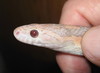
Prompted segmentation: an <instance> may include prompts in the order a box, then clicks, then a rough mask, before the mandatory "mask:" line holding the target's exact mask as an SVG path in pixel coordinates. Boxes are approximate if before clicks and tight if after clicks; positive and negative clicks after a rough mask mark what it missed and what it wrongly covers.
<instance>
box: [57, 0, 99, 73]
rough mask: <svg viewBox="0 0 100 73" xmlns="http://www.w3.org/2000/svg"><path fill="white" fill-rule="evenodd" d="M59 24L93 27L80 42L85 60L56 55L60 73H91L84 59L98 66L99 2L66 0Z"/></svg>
mask: <svg viewBox="0 0 100 73" xmlns="http://www.w3.org/2000/svg"><path fill="white" fill-rule="evenodd" d="M60 24H71V25H82V26H93V28H92V29H90V30H89V31H88V32H87V33H86V34H85V35H84V37H83V40H82V50H83V53H84V56H85V58H84V57H80V56H75V55H69V54H63V53H59V54H57V56H56V58H57V62H58V64H59V66H60V68H61V70H62V72H63V73H91V69H90V66H89V64H88V62H87V60H86V58H87V59H88V60H89V61H90V62H92V63H94V64H96V65H98V66H100V44H99V43H100V34H99V33H100V26H99V25H100V0H68V1H67V2H66V3H65V5H64V7H63V10H62V15H61V19H60ZM94 26H95V27H94Z"/></svg>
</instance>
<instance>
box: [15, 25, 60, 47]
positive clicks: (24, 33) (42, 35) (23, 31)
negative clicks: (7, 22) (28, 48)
mask: <svg viewBox="0 0 100 73" xmlns="http://www.w3.org/2000/svg"><path fill="white" fill-rule="evenodd" d="M49 27H50V26H48V25H47V24H46V25H45V24H41V25H40V24H30V25H24V26H20V27H17V28H16V29H15V30H14V36H15V38H16V39H17V40H19V41H21V42H23V43H27V44H31V45H36V46H42V47H47V48H57V47H58V45H60V44H59V40H58V39H57V38H56V37H58V38H59V36H58V35H56V34H55V33H53V32H52V31H51V30H52V29H51V30H47V29H49ZM57 43H58V44H57Z"/></svg>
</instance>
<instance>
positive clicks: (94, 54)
mask: <svg viewBox="0 0 100 73" xmlns="http://www.w3.org/2000/svg"><path fill="white" fill-rule="evenodd" d="M99 33H100V26H96V27H93V28H92V29H90V30H89V31H88V32H87V33H86V34H85V35H84V37H83V40H82V48H84V49H83V51H84V55H85V56H86V57H87V58H88V59H89V60H90V61H91V62H92V63H94V64H96V65H98V66H100V34H99Z"/></svg>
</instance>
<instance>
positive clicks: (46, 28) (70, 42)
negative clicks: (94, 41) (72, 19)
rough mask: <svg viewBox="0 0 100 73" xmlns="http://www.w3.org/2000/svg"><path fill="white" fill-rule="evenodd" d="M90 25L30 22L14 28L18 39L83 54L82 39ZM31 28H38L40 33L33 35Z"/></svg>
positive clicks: (66, 51) (65, 51) (57, 49)
mask: <svg viewBox="0 0 100 73" xmlns="http://www.w3.org/2000/svg"><path fill="white" fill-rule="evenodd" d="M89 29H90V27H84V26H72V25H62V24H29V25H23V26H20V27H18V28H16V29H15V30H14V36H15V38H16V39H17V40H19V41H21V42H23V43H27V44H31V45H36V46H41V47H46V48H50V49H52V50H56V51H60V52H63V53H70V54H74V55H81V56H82V55H83V52H82V49H81V40H82V37H83V35H84V34H85V33H86V31H88V30H89ZM31 30H37V31H38V32H39V35H38V36H37V37H35V38H34V37H32V36H31V35H30V31H31Z"/></svg>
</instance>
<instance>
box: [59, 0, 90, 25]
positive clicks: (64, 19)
mask: <svg viewBox="0 0 100 73" xmlns="http://www.w3.org/2000/svg"><path fill="white" fill-rule="evenodd" d="M80 1H81V0H80ZM79 3H80V2H79V1H78V2H77V0H69V1H67V2H66V3H65V4H64V7H63V9H62V14H61V18H60V23H62V24H68V25H82V26H87V25H89V22H88V21H87V20H86V18H85V17H84V15H82V13H81V12H80V11H79V9H80V8H81V6H84V4H83V5H82V3H81V5H80V4H79ZM79 7H80V8H79Z"/></svg>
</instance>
